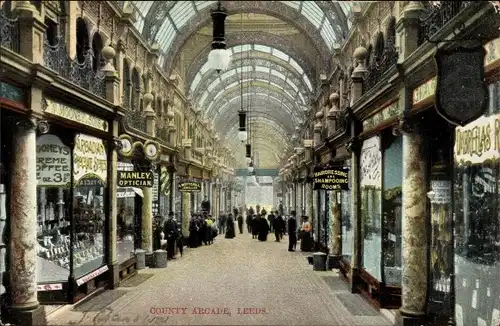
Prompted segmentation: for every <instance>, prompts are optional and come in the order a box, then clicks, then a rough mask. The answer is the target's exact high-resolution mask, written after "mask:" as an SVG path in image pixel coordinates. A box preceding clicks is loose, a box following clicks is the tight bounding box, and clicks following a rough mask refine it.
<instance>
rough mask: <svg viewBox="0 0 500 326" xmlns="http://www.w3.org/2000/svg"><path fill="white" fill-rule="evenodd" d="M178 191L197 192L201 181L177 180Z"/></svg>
mask: <svg viewBox="0 0 500 326" xmlns="http://www.w3.org/2000/svg"><path fill="white" fill-rule="evenodd" d="M179 191H180V192H198V191H201V183H200V182H197V181H181V182H179Z"/></svg>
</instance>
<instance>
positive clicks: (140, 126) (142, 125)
mask: <svg viewBox="0 0 500 326" xmlns="http://www.w3.org/2000/svg"><path fill="white" fill-rule="evenodd" d="M125 119H126V121H127V125H128V126H129V127H132V128H134V129H137V130H139V131H142V132H144V133H147V132H148V129H147V123H146V117H145V115H144V114H143V112H142V111H140V110H130V111H128V112H127V114H126V118H125Z"/></svg>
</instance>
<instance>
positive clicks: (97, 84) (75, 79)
mask: <svg viewBox="0 0 500 326" xmlns="http://www.w3.org/2000/svg"><path fill="white" fill-rule="evenodd" d="M43 47H44V51H43V64H44V66H45V67H46V68H49V69H51V70H53V71H55V72H57V73H58V74H59V75H60V76H61V77H63V78H64V79H66V80H68V81H69V82H71V83H73V84H75V85H76V86H79V87H81V88H83V89H85V90H87V91H89V92H90V93H92V94H94V95H97V96H99V97H101V98H106V80H105V75H104V73H103V72H102V71H100V70H98V71H94V70H93V67H92V61H93V57H94V53H93V51H92V50H91V49H89V50H87V51H86V52H85V54H84V55H83V57H84V61H83V63H80V62H78V60H76V59H75V60H72V59H71V58H70V57H69V55H68V51H67V45H66V42H65V41H64V35H61V36H58V37H57V42H56V44H55V45H51V44H50V41H49V40H48V38H47V37H45V41H44V45H43Z"/></svg>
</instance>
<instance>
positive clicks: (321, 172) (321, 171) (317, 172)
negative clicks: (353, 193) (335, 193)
mask: <svg viewBox="0 0 500 326" xmlns="http://www.w3.org/2000/svg"><path fill="white" fill-rule="evenodd" d="M313 181H314V188H313V189H314V190H348V189H349V169H348V168H333V167H329V166H327V165H326V166H323V165H317V166H315V167H314V171H313Z"/></svg>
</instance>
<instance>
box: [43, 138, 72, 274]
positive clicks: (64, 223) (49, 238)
mask: <svg viewBox="0 0 500 326" xmlns="http://www.w3.org/2000/svg"><path fill="white" fill-rule="evenodd" d="M36 150H37V240H38V247H37V255H38V269H37V270H38V282H40V283H49V282H61V281H67V280H68V277H69V273H70V255H71V242H70V227H71V214H70V206H71V202H72V200H71V197H70V188H71V170H72V168H71V148H70V147H69V146H68V145H66V144H64V143H63V142H62V140H61V138H59V137H58V136H56V135H52V134H46V135H42V136H39V137H38V139H37V147H36Z"/></svg>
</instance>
